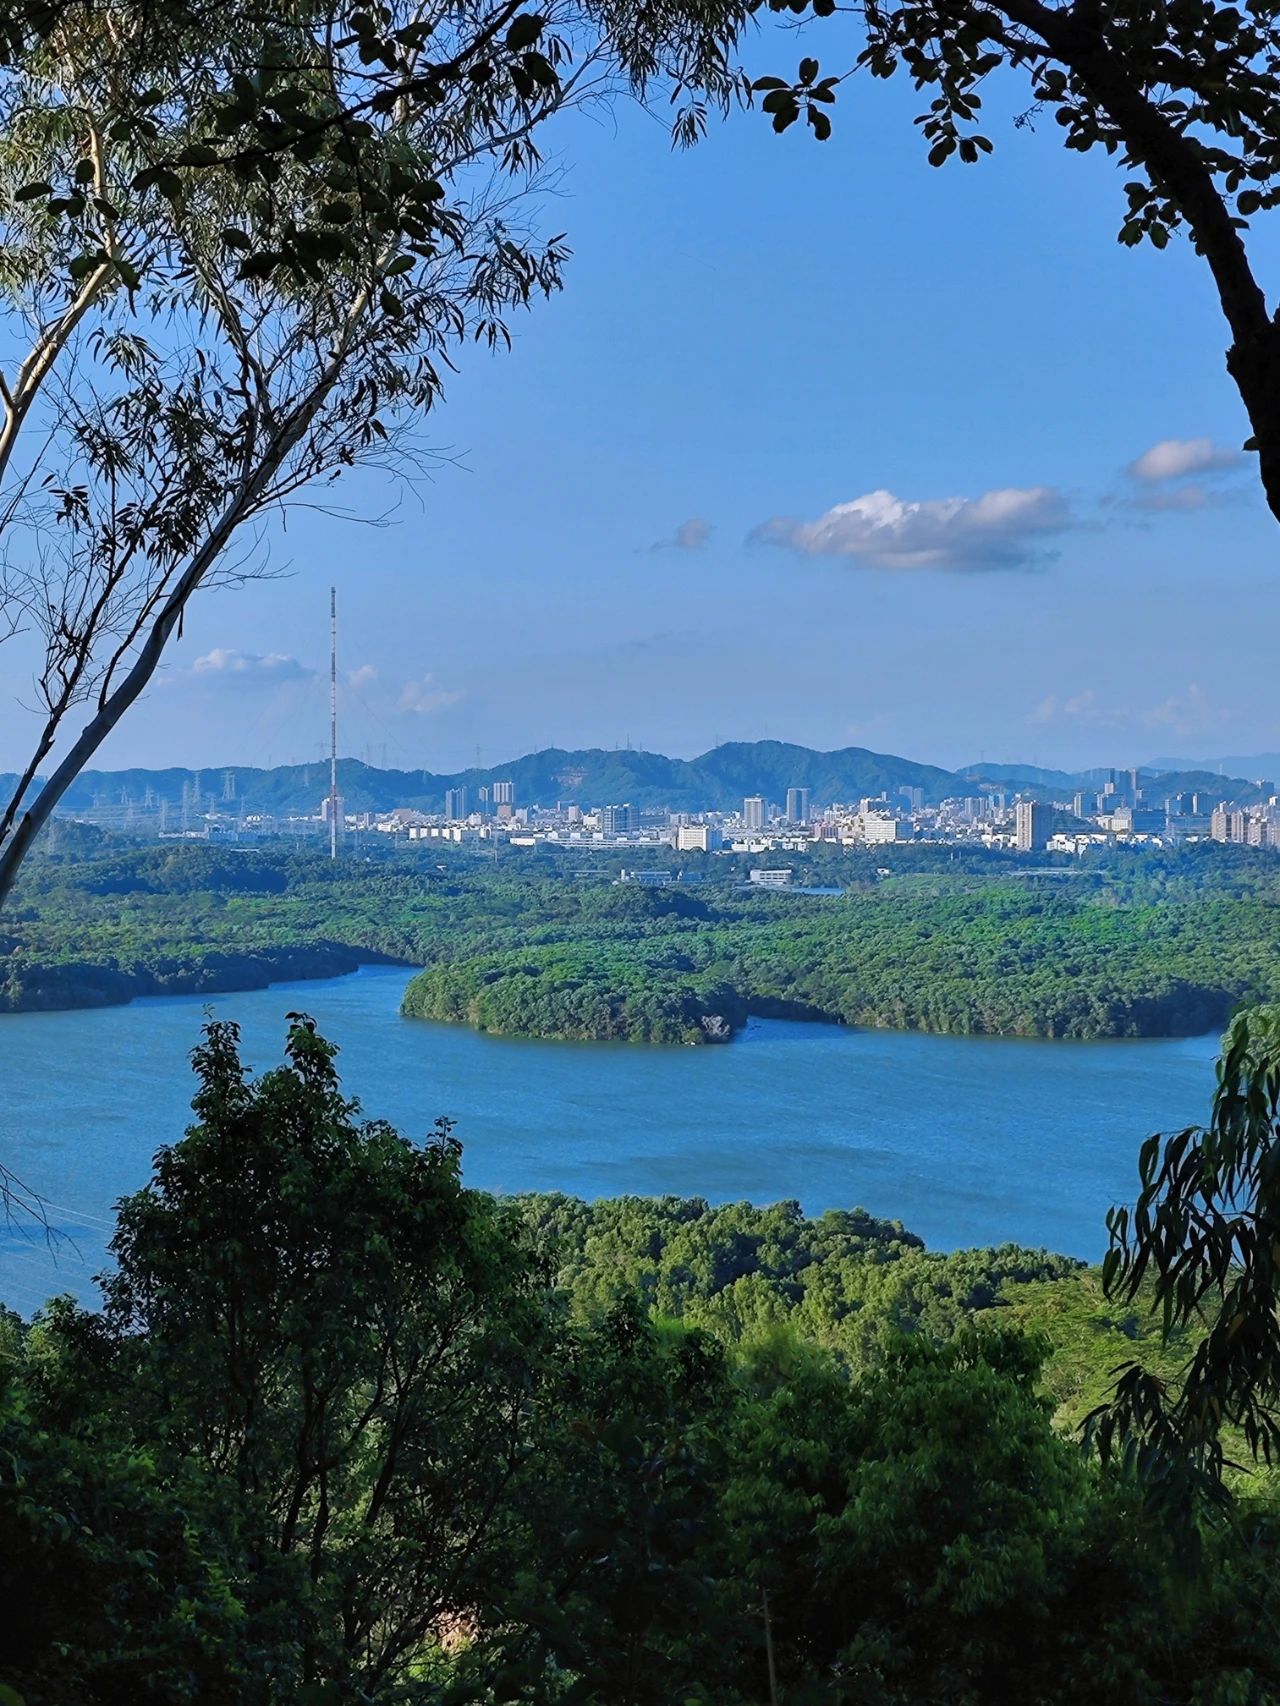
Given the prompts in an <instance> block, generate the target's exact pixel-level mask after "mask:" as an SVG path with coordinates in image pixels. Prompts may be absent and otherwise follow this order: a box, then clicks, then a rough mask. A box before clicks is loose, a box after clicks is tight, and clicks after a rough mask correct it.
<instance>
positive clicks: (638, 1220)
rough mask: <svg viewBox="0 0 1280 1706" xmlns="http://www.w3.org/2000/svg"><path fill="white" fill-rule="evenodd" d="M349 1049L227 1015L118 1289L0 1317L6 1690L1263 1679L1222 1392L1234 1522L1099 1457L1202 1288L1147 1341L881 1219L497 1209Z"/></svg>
mask: <svg viewBox="0 0 1280 1706" xmlns="http://www.w3.org/2000/svg"><path fill="white" fill-rule="evenodd" d="M1273 1040H1274V1039H1273ZM335 1054H336V1050H335V1049H334V1048H333V1046H332V1045H331V1044H329V1043H328V1042H326V1041H325V1040H324V1039H323V1038H321V1037H320V1036H318V1035H317V1034H316V1033H315V1031H314V1028H313V1027H312V1026H311V1024H310V1023H309V1022H308V1021H307V1020H305V1019H303V1018H296V1019H295V1021H294V1023H293V1024H292V1027H291V1029H290V1032H289V1036H288V1039H287V1057H288V1058H287V1062H286V1064H285V1065H284V1066H282V1067H279V1068H276V1069H274V1070H272V1071H269V1072H267V1073H265V1074H264V1075H263V1076H262V1077H261V1078H259V1079H257V1080H252V1079H250V1078H248V1077H247V1076H246V1074H245V1072H244V1069H243V1068H242V1066H241V1063H240V1060H239V1054H238V1038H237V1035H236V1032H235V1029H234V1027H232V1026H229V1025H211V1026H209V1027H208V1029H207V1031H206V1035H205V1038H204V1041H203V1044H202V1046H201V1048H200V1049H199V1050H198V1051H197V1054H196V1057H195V1065H196V1070H197V1075H198V1092H197V1095H196V1099H195V1104H194V1106H195V1122H194V1124H193V1125H192V1127H191V1128H190V1130H189V1131H188V1132H187V1134H186V1136H185V1137H183V1138H181V1139H180V1140H178V1141H177V1142H175V1143H174V1144H173V1145H172V1146H171V1147H169V1148H166V1149H163V1150H161V1151H160V1153H159V1154H158V1155H157V1157H156V1160H155V1166H154V1172H153V1176H152V1178H151V1181H150V1183H149V1184H148V1185H147V1186H146V1188H145V1189H143V1190H142V1191H139V1192H138V1193H136V1194H135V1195H134V1196H132V1197H129V1198H126V1199H125V1200H124V1201H123V1202H122V1203H121V1204H120V1205H119V1207H118V1212H117V1224H116V1234H115V1240H114V1243H113V1247H112V1248H113V1256H114V1267H113V1269H112V1270H111V1271H110V1272H109V1273H108V1274H107V1275H106V1276H104V1278H103V1279H102V1280H101V1281H100V1284H101V1288H102V1308H101V1309H100V1310H99V1311H97V1312H85V1311H83V1310H81V1309H79V1308H77V1307H76V1306H74V1305H73V1304H71V1303H70V1302H69V1301H66V1300H63V1301H58V1302H54V1303H52V1304H50V1305H49V1307H48V1308H47V1309H46V1310H45V1311H44V1312H43V1313H42V1314H40V1315H39V1316H38V1317H36V1319H35V1320H34V1321H31V1322H27V1321H23V1320H22V1319H20V1318H19V1317H18V1316H16V1315H13V1314H7V1313H0V1593H2V1595H3V1603H4V1606H5V1613H6V1616H5V1620H4V1625H3V1630H2V1631H0V1698H3V1699H4V1700H5V1701H6V1702H9V1703H10V1706H13V1703H14V1702H19V1701H20V1702H22V1703H23V1706H65V1703H66V1702H68V1701H71V1700H74V1701H77V1702H83V1703H84V1706H126V1703H127V1706H135V1703H143V1706H178V1703H181V1702H207V1701H212V1700H227V1701H232V1700H234V1701H236V1702H237V1706H240V1703H243V1706H292V1703H304V1702H305V1703H317V1706H319V1703H333V1706H464V1703H466V1702H471V1703H474V1706H499V1703H508V1702H509V1703H517V1702H523V1703H525V1706H570V1703H575V1706H671V1703H672V1702H683V1703H686V1706H755V1703H760V1702H763V1701H766V1700H770V1701H776V1702H778V1703H780V1706H849V1703H864V1706H873V1703H874V1706H879V1703H881V1702H888V1703H890V1706H893V1703H898V1706H908V1703H911V1706H916V1703H921V1702H926V1703H928V1702H936V1703H938V1706H943V1703H946V1706H953V1703H968V1702H972V1703H974V1706H977V1703H979V1702H989V1701H994V1700H1006V1699H1017V1700H1021V1701H1027V1702H1030V1703H1044V1706H1056V1703H1059V1702H1061V1703H1062V1706H1066V1703H1067V1702H1071V1703H1073V1706H1074V1703H1077V1702H1081V1701H1098V1702H1103V1701H1105V1702H1121V1703H1124V1702H1131V1703H1134V1706H1138V1703H1142V1706H1157V1703H1163V1706H1167V1703H1181V1702H1185V1703H1186V1706H1192V1703H1195V1706H1207V1703H1217V1706H1228V1703H1235V1702H1241V1703H1252V1702H1258V1703H1262V1702H1266V1701H1269V1700H1273V1699H1275V1698H1276V1697H1277V1694H1278V1693H1280V1661H1278V1659H1277V1648H1276V1644H1275V1641H1274V1638H1273V1635H1272V1629H1273V1628H1274V1621H1275V1618H1276V1616H1277V1615H1278V1614H1280V1597H1278V1596H1280V1570H1278V1569H1277V1567H1276V1566H1277V1564H1278V1563H1280V1550H1278V1548H1280V1524H1278V1523H1277V1518H1276V1508H1275V1502H1274V1498H1275V1494H1274V1487H1273V1482H1272V1477H1271V1474H1270V1472H1269V1471H1267V1470H1265V1468H1262V1469H1255V1468H1253V1467H1252V1465H1251V1461H1250V1452H1249V1447H1248V1440H1247V1439H1246V1438H1245V1437H1244V1436H1243V1435H1242V1434H1241V1432H1240V1429H1239V1428H1238V1427H1237V1426H1236V1425H1235V1415H1234V1410H1233V1408H1232V1406H1231V1405H1230V1404H1228V1405H1227V1406H1226V1407H1225V1408H1223V1407H1222V1406H1221V1405H1220V1406H1219V1413H1220V1414H1222V1416H1223V1420H1224V1422H1225V1424H1226V1434H1225V1438H1226V1442H1227V1445H1228V1447H1229V1448H1230V1451H1231V1454H1232V1456H1233V1457H1234V1458H1236V1459H1237V1460H1238V1462H1239V1463H1240V1465H1241V1467H1237V1468H1236V1469H1234V1470H1230V1471H1227V1473H1226V1479H1225V1480H1224V1481H1220V1482H1215V1487H1216V1495H1215V1496H1213V1497H1209V1496H1208V1495H1207V1494H1203V1495H1202V1494H1200V1493H1197V1492H1194V1491H1193V1488H1194V1483H1193V1482H1192V1481H1190V1480H1183V1479H1179V1477H1178V1476H1177V1475H1176V1474H1173V1473H1172V1472H1171V1471H1172V1470H1173V1469H1174V1468H1175V1467H1176V1462H1177V1455H1176V1449H1175V1448H1174V1447H1173V1446H1170V1447H1169V1448H1168V1450H1167V1451H1166V1452H1165V1455H1164V1456H1163V1457H1162V1458H1160V1459H1159V1460H1158V1462H1159V1463H1161V1464H1163V1467H1157V1468H1154V1469H1153V1467H1152V1465H1153V1464H1157V1458H1156V1457H1153V1455H1152V1453H1151V1450H1150V1449H1146V1450H1141V1451H1137V1452H1122V1453H1115V1452H1112V1453H1110V1454H1103V1455H1100V1454H1099V1452H1098V1451H1097V1450H1094V1449H1088V1450H1082V1449H1081V1437H1082V1436H1081V1433H1080V1429H1079V1426H1078V1424H1079V1423H1080V1421H1081V1420H1082V1419H1083V1417H1084V1415H1085V1413H1086V1412H1087V1411H1090V1410H1095V1409H1096V1407H1097V1406H1098V1405H1099V1404H1101V1405H1103V1406H1104V1408H1105V1406H1106V1404H1107V1401H1108V1393H1109V1391H1110V1389H1111V1387H1112V1385H1113V1382H1114V1376H1115V1370H1116V1367H1117V1364H1119V1363H1122V1362H1125V1361H1132V1360H1133V1359H1135V1358H1136V1359H1137V1363H1136V1366H1137V1367H1138V1368H1139V1370H1140V1372H1142V1373H1143V1374H1144V1375H1146V1376H1150V1377H1152V1378H1155V1379H1156V1380H1158V1381H1159V1382H1160V1383H1161V1386H1162V1388H1168V1389H1169V1390H1176V1389H1177V1388H1178V1386H1179V1384H1180V1382H1181V1381H1182V1379H1183V1374H1182V1370H1183V1368H1184V1367H1185V1365H1186V1364H1187V1359H1188V1356H1189V1355H1190V1354H1192V1353H1193V1352H1195V1351H1197V1349H1203V1347H1204V1345H1205V1344H1207V1343H1208V1342H1209V1340H1207V1339H1206V1337H1205V1333H1206V1324H1207V1323H1210V1322H1211V1321H1212V1318H1213V1315H1214V1297H1215V1295H1216V1294H1215V1293H1213V1292H1202V1294H1201V1299H1200V1303H1201V1308H1202V1313H1203V1316H1204V1320H1203V1321H1201V1322H1198V1323H1192V1324H1190V1325H1189V1326H1188V1325H1185V1324H1183V1325H1179V1320H1180V1317H1179V1316H1178V1315H1177V1312H1176V1311H1174V1312H1173V1330H1172V1331H1171V1332H1170V1333H1169V1334H1168V1335H1164V1334H1162V1332H1161V1330H1160V1325H1159V1319H1158V1315H1157V1314H1156V1313H1153V1306H1154V1305H1157V1304H1158V1302H1159V1299H1158V1297H1157V1295H1156V1294H1155V1293H1154V1291H1153V1289H1152V1285H1151V1283H1150V1282H1144V1283H1143V1285H1142V1286H1141V1287H1140V1288H1139V1291H1138V1293H1137V1294H1136V1295H1135V1294H1133V1293H1130V1294H1128V1295H1127V1296H1126V1295H1123V1294H1122V1293H1123V1288H1120V1291H1117V1288H1116V1287H1115V1286H1114V1285H1111V1286H1110V1289H1108V1285H1106V1284H1104V1282H1103V1278H1102V1276H1100V1275H1099V1273H1098V1272H1096V1271H1093V1270H1085V1269H1083V1268H1081V1267H1080V1266H1079V1265H1078V1264H1076V1263H1074V1262H1070V1261H1067V1260H1064V1259H1062V1258H1058V1257H1053V1256H1050V1255H1047V1254H1045V1253H1044V1252H1043V1251H1028V1250H1021V1249H1017V1248H1014V1247H1006V1248H1002V1249H996V1250H983V1251H967V1252H958V1253H954V1254H951V1255H935V1254H933V1253H931V1252H929V1251H927V1250H925V1249H924V1248H923V1247H922V1245H921V1243H920V1240H919V1239H918V1238H915V1237H914V1236H913V1235H912V1234H911V1233H910V1232H909V1231H907V1230H905V1229H904V1228H903V1227H901V1226H900V1225H897V1224H895V1223H891V1222H885V1221H879V1220H875V1219H873V1218H872V1217H870V1216H868V1215H866V1214H864V1213H862V1212H860V1211H851V1212H847V1213H828V1214H825V1215H823V1216H821V1217H820V1218H816V1219H813V1220H809V1219H806V1218H805V1217H804V1216H803V1215H802V1214H801V1213H800V1211H799V1210H798V1208H797V1207H796V1205H794V1204H785V1203H784V1204H779V1205H776V1206H775V1207H772V1208H764V1209H761V1208H752V1207H750V1206H748V1205H746V1204H728V1205H724V1206H720V1207H711V1206H709V1205H708V1204H707V1203H705V1202H702V1201H698V1200H692V1201H685V1200H679V1199H662V1200H659V1201H646V1200H642V1199H638V1198H621V1199H618V1200H616V1201H611V1202H602V1203H597V1204H585V1203H582V1202H578V1201H575V1200H573V1199H570V1198H566V1197H559V1196H541V1197H528V1198H517V1199H507V1200H495V1199H493V1198H490V1197H487V1196H483V1195H481V1194H479V1193H476V1192H474V1191H470V1190H468V1189H466V1188H465V1186H464V1185H463V1183H462V1180H461V1171H460V1163H461V1149H460V1145H459V1143H458V1142H457V1140H456V1138H455V1135H454V1133H453V1132H452V1131H451V1129H450V1128H449V1127H448V1125H447V1124H445V1123H441V1124H440V1126H439V1127H438V1129H437V1130H436V1132H435V1134H434V1136H433V1137H432V1139H431V1140H430V1141H429V1142H428V1143H427V1144H426V1145H424V1146H419V1145H415V1144H412V1143H410V1142H408V1141H406V1140H405V1139H403V1138H401V1137H400V1136H399V1135H398V1134H397V1133H396V1132H395V1131H394V1130H392V1129H391V1128H390V1127H388V1126H387V1125H385V1124H383V1123H381V1122H378V1121H376V1120H367V1119H365V1118H364V1117H363V1115H362V1114H361V1112H360V1110H359V1109H358V1108H357V1107H356V1106H355V1105H354V1104H353V1103H350V1102H349V1101H347V1100H346V1099H345V1098H344V1096H343V1094H342V1089H341V1084H340V1082H339V1078H338V1075H337V1069H336V1063H335ZM1267 1070H1269V1071H1271V1072H1273V1073H1274V1072H1275V1070H1276V1069H1275V1065H1274V1062H1272V1063H1271V1065H1270V1066H1269V1067H1268V1068H1267ZM1264 1081H1265V1079H1264ZM1251 1082H1253V1081H1252V1080H1251ZM1262 1100H1265V1097H1263V1098H1262ZM1274 1114H1275V1102H1274V1097H1273V1098H1272V1099H1271V1102H1270V1117H1272V1118H1274ZM1174 1254H1175V1253H1174V1251H1173V1250H1172V1248H1169V1249H1166V1251H1165V1259H1166V1260H1167V1261H1168V1262H1169V1263H1170V1264H1171V1265H1172V1264H1173V1262H1174ZM1113 1277H1114V1276H1113ZM1253 1277H1254V1279H1255V1280H1257V1279H1260V1278H1261V1277H1262V1276H1260V1275H1255V1276H1253ZM1222 1307H1223V1308H1224V1309H1227V1308H1229V1309H1231V1310H1234V1309H1235V1308H1236V1305H1235V1303H1234V1302H1228V1300H1226V1299H1224V1300H1223V1305H1222ZM1233 1320H1234V1317H1233ZM1253 1320H1254V1317H1253V1316H1250V1318H1249V1322H1248V1325H1247V1327H1246V1331H1245V1332H1244V1333H1243V1334H1240V1333H1236V1334H1234V1337H1233V1340H1232V1342H1233V1343H1240V1342H1251V1336H1252V1330H1253ZM1228 1330H1230V1323H1228ZM1211 1338H1212V1329H1210V1339H1211ZM1255 1389H1257V1383H1256V1382H1255ZM1193 1449H1194V1442H1189V1443H1188V1445H1187V1450H1189V1451H1190V1450H1193ZM1171 1489H1172V1490H1173V1491H1172V1492H1171ZM1224 1501H1225V1502H1224Z"/></svg>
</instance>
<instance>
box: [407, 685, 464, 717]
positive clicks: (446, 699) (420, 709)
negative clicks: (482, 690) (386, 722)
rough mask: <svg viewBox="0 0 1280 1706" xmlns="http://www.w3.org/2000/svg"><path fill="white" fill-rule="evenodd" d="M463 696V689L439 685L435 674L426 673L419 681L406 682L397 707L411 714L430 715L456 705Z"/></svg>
mask: <svg viewBox="0 0 1280 1706" xmlns="http://www.w3.org/2000/svg"><path fill="white" fill-rule="evenodd" d="M462 696H463V695H462V691H461V689H453V688H447V687H437V686H436V684H435V678H434V677H433V676H430V675H424V676H423V677H422V678H421V680H419V681H406V682H405V684H404V686H403V687H402V688H401V690H400V698H399V700H398V701H397V703H396V709H397V710H398V711H403V712H405V713H406V714H408V715H410V716H415V717H429V716H431V715H432V714H433V713H434V712H436V711H445V710H447V709H448V708H449V706H450V705H456V704H457V703H458V701H459V699H461V698H462Z"/></svg>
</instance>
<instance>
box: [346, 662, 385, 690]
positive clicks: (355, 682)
mask: <svg viewBox="0 0 1280 1706" xmlns="http://www.w3.org/2000/svg"><path fill="white" fill-rule="evenodd" d="M377 679H378V672H377V670H376V669H375V668H374V666H373V665H372V664H371V663H362V664H361V665H360V667H359V669H353V670H351V671H350V673H349V674H348V676H347V682H348V684H349V685H350V686H351V687H368V685H369V683H370V682H372V681H376V680H377Z"/></svg>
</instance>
